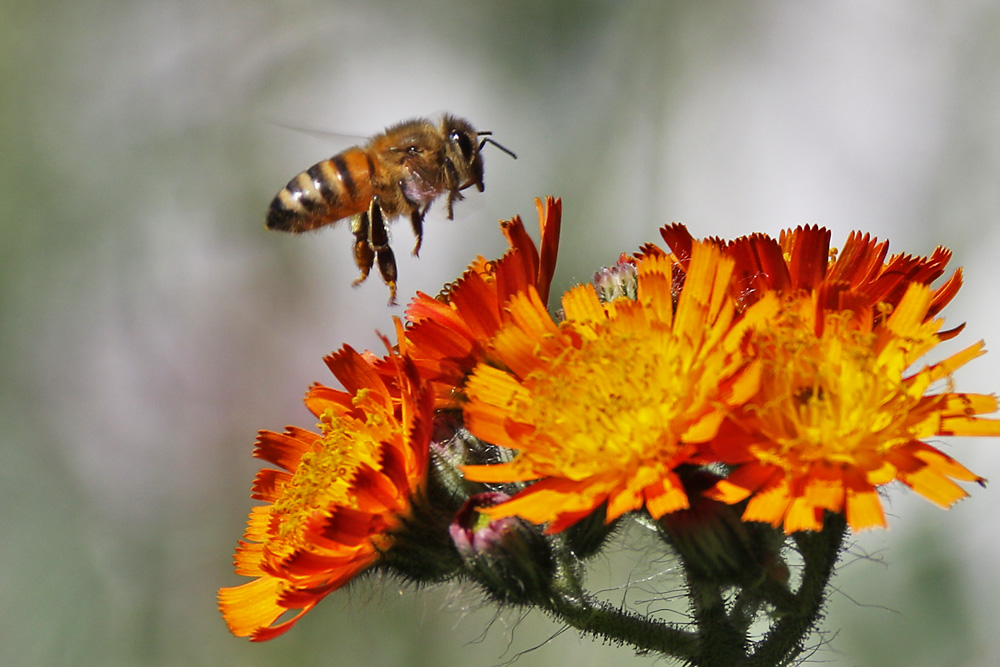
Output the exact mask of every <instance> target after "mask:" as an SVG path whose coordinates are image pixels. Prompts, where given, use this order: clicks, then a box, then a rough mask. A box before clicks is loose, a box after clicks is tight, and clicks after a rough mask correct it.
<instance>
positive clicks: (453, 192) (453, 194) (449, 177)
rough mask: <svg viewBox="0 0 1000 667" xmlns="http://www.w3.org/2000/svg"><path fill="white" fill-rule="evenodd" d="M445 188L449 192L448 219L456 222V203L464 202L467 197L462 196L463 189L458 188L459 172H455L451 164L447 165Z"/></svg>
mask: <svg viewBox="0 0 1000 667" xmlns="http://www.w3.org/2000/svg"><path fill="white" fill-rule="evenodd" d="M444 186H445V189H447V190H448V219H449V220H454V219H455V211H454V206H455V202H457V201H462V200H463V199H465V197H463V196H462V193H461V192H460V190H461V188H460V187H459V186H458V172H457V171H455V166H454V165H453V164H451V163H450V162H448V163H447V164H445V178H444Z"/></svg>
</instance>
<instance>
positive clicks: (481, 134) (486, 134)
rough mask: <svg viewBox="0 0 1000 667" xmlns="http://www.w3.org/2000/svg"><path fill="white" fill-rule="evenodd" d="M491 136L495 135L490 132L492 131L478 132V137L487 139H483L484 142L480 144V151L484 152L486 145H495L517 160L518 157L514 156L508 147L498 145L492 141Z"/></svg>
mask: <svg viewBox="0 0 1000 667" xmlns="http://www.w3.org/2000/svg"><path fill="white" fill-rule="evenodd" d="M491 134H493V133H492V132H490V131H486V132H476V136H478V137H486V138H485V139H483V140H482V141H480V142H479V150H483V146H485V145H486V144H493V145H494V146H496V147H497V148H499V149H500V150H502V151H503V152H504V153H506V154H507V155H509V156H511V157H512V158H514V159H515V160H516V159H517V155H515V154H514V151H512V150H510V149H509V148H507V147H506V146H503V145H501V144H499V143H497V142H496V141H493V140H492V139H490V137H489V135H491Z"/></svg>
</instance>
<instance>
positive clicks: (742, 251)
mask: <svg viewBox="0 0 1000 667" xmlns="http://www.w3.org/2000/svg"><path fill="white" fill-rule="evenodd" d="M660 235H661V236H663V239H664V240H665V241H666V242H667V245H668V246H670V249H671V250H672V251H673V252H674V254H675V255H676V256H677V257H678V258H679V259H680V262H681V264H682V265H686V263H687V260H688V258H689V257H690V254H691V244H692V243H693V242H694V240H693V239H692V237H691V234H690V233H689V232H688V230H687V228H686V227H684V225H681V224H673V225H668V226H666V227H664V228H662V229H661V230H660ZM713 242H714V243H717V244H718V245H720V246H722V247H725V249H726V254H728V255H729V256H730V257H732V258H733V259H734V260H735V261H736V268H735V269H734V271H733V283H732V290H733V296H734V298H735V299H736V301H737V304H738V305H739V306H741V307H744V306H746V305H748V304H750V303H753V302H754V301H756V300H757V299H759V298H761V296H762V295H764V294H766V293H768V292H774V291H777V292H782V293H791V292H794V291H797V290H807V291H815V292H817V293H818V294H819V295H820V296H819V298H820V301H821V302H822V304H823V305H824V306H825V307H826V308H827V309H828V310H845V309H852V310H855V311H858V312H859V313H860V312H861V311H863V310H864V309H870V310H872V311H873V313H872V314H873V316H874V317H875V319H876V320H879V319H880V318H881V317H882V316H883V315H884V314H885V313H886V312H888V311H890V310H891V308H886V307H885V306H886V305H888V306H891V307H894V306H895V305H896V304H898V303H899V300H900V299H901V298H902V296H903V294H904V293H905V292H906V290H907V287H908V286H909V285H910V284H911V283H917V284H921V285H930V284H931V283H932V282H934V281H935V280H937V279H938V278H939V277H941V276H942V275H943V274H944V269H945V266H946V265H947V263H948V260H950V259H951V251H950V250H948V249H947V248H942V247H938V248H936V249H935V250H934V252H933V253H932V255H931V256H930V257H914V256H912V255H902V254H899V255H893V256H891V257H889V258H888V259H886V256H887V255H888V252H889V242H888V241H878V240H877V239H874V238H872V237H871V236H870V235H868V234H864V235H862V234H861V233H860V232H852V233H851V234H850V235H849V236H848V237H847V241H846V242H845V243H844V247H843V248H842V249H841V250H840V251H839V252H838V251H833V250H831V249H830V230H828V229H826V228H823V227H816V226H807V227H798V228H796V229H794V230H786V231H783V232H782V233H781V234H780V235H779V237H778V239H777V240H775V239H774V238H772V237H771V236H768V235H767V234H752V235H750V236H743V237H740V238H738V239H736V240H734V241H730V242H728V243H725V242H723V241H721V240H717V239H715V240H713ZM961 285H962V271H961V269H957V270H956V271H955V272H954V273H953V274H952V276H951V277H950V278H949V279H948V280H947V281H945V282H944V283H943V284H942V285H941V286H940V287H938V288H937V289H936V290H935V291H934V295H933V297H932V302H931V306H930V307H929V308H928V309H927V315H926V316H927V317H928V318H931V317H934V316H935V315H937V314H938V313H939V312H940V311H941V309H942V308H944V307H945V305H947V304H948V302H949V301H951V299H952V298H954V296H955V294H957V293H958V290H959V288H960V287H961ZM959 331H961V328H958V329H954V330H952V331H949V332H941V333H939V334H938V335H939V336H941V337H942V338H944V337H951V336H954V335H957V334H958V333H959Z"/></svg>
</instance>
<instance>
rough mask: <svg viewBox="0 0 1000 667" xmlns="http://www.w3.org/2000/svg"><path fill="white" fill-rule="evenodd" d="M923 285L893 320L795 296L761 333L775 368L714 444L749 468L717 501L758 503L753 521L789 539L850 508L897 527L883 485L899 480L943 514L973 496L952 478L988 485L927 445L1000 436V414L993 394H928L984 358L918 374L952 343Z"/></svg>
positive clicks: (852, 516)
mask: <svg viewBox="0 0 1000 667" xmlns="http://www.w3.org/2000/svg"><path fill="white" fill-rule="evenodd" d="M807 282H808V281H807ZM921 282H922V281H919V280H918V281H914V282H910V284H909V285H908V287H907V289H906V292H905V293H904V294H903V296H902V297H900V298H898V299H895V301H896V303H895V307H886V308H885V309H884V310H883V312H884V313H886V314H885V317H884V318H883V319H882V320H881V322H875V320H874V319H873V318H872V317H871V316H870V314H869V313H865V312H864V311H862V312H858V311H856V310H840V311H837V310H829V309H828V308H827V307H826V304H825V303H824V301H825V299H824V298H823V295H822V294H821V293H820V292H818V291H815V290H814V291H801V292H798V293H796V294H795V295H789V296H786V297H785V300H784V303H783V304H782V309H781V311H780V312H779V314H778V316H777V317H776V318H774V320H772V321H770V322H768V323H767V325H766V327H765V328H761V329H759V330H757V331H755V333H754V335H753V337H752V347H753V348H754V349H755V354H756V355H757V356H758V357H759V358H760V359H761V360H762V361H763V366H762V373H761V382H760V391H759V392H758V394H757V395H756V396H755V397H754V398H753V399H752V400H751V401H750V402H748V403H747V404H745V405H743V406H741V407H739V408H737V409H736V410H735V411H734V413H733V415H732V421H731V422H730V423H729V424H728V425H727V428H725V429H722V432H721V434H720V436H719V438H717V439H716V440H715V441H714V442H713V443H712V446H713V448H714V449H715V451H716V452H717V454H718V455H719V457H720V458H721V460H722V461H723V462H726V463H728V464H732V465H738V466H739V467H737V468H736V469H735V471H733V472H732V473H731V474H730V475H729V477H728V478H727V479H725V480H723V481H720V482H719V483H718V484H717V485H716V487H715V489H714V490H713V491H710V492H708V493H707V494H706V495H708V496H709V497H711V498H714V499H717V500H722V501H724V502H728V503H736V502H740V501H742V500H744V499H746V498H747V497H748V496H752V497H751V498H750V501H749V503H748V505H747V507H746V510H745V511H744V513H743V518H744V520H747V521H763V522H767V523H770V524H772V525H774V526H778V525H781V524H783V525H784V530H785V531H786V532H788V533H792V532H795V531H800V530H819V529H820V528H821V526H822V519H823V513H824V512H825V511H827V510H829V511H832V512H843V513H844V514H845V515H846V519H847V521H848V524H849V525H850V526H851V528H852V529H853V530H855V531H857V530H862V529H865V528H870V527H874V526H885V525H886V523H885V517H884V514H883V512H882V506H881V502H880V499H879V495H878V492H877V487H879V486H883V485H885V484H888V483H889V482H891V481H893V480H898V481H900V482H902V483H903V484H905V485H907V486H909V487H910V488H912V489H913V490H914V491H916V492H917V493H919V494H921V495H923V496H924V497H926V498H928V499H929V500H931V501H933V502H935V503H937V504H938V505H941V506H942V507H948V506H950V505H951V504H952V503H954V502H955V501H957V500H959V499H960V498H963V497H965V496H966V495H967V494H966V492H965V491H964V490H962V489H961V488H960V487H959V486H958V485H957V484H955V482H954V481H952V480H959V481H966V482H980V483H982V482H983V481H984V480H983V479H982V478H980V477H978V476H977V475H975V474H973V473H972V472H970V471H969V470H967V469H966V468H965V467H963V466H962V465H960V464H959V463H958V462H956V461H954V460H953V459H952V458H950V457H949V456H947V455H945V454H943V453H942V452H940V451H938V450H937V449H935V448H934V447H932V446H930V445H929V444H927V442H926V440H927V439H928V438H931V437H935V436H943V435H973V436H976V435H993V436H996V435H1000V422H998V421H992V420H987V419H982V418H979V417H976V415H980V414H984V413H990V412H994V411H996V409H997V400H996V398H994V397H993V396H985V395H980V394H962V393H953V392H951V391H947V392H944V393H936V394H927V393H926V392H927V390H928V388H929V387H930V386H931V384H932V383H934V382H938V381H941V380H947V381H948V386H949V388H950V385H951V380H950V376H951V373H952V372H953V371H954V370H955V369H957V368H959V367H960V366H962V365H964V364H965V363H967V362H968V361H970V360H972V359H974V358H975V357H977V356H979V355H980V354H982V343H981V342H980V343H977V344H975V345H973V346H971V347H969V348H966V349H965V350H963V351H961V352H958V353H957V354H954V355H952V356H951V357H949V358H947V359H945V360H944V361H941V362H939V363H937V364H934V365H932V366H929V367H924V368H923V369H920V370H918V371H916V372H912V373H911V374H909V375H908V374H907V369H908V368H910V367H911V366H912V365H913V364H914V362H916V361H917V360H918V359H919V358H920V357H922V356H923V355H924V354H925V353H927V352H928V351H930V350H931V349H932V348H933V347H934V346H935V345H937V343H938V342H940V340H941V335H940V334H939V333H938V330H939V329H940V327H941V325H942V320H933V319H931V315H930V313H931V312H932V311H933V310H934V309H935V308H936V307H938V305H940V295H941V290H938V291H937V292H932V291H931V290H930V289H929V288H928V287H927V286H926V285H923V284H921ZM868 284H869V285H876V284H878V281H877V280H876V281H873V282H869V283H868ZM772 294H773V292H772ZM883 295H884V296H885V295H887V296H886V298H890V299H894V297H892V296H891V295H889V293H883Z"/></svg>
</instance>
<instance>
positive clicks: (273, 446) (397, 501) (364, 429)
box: [219, 327, 433, 641]
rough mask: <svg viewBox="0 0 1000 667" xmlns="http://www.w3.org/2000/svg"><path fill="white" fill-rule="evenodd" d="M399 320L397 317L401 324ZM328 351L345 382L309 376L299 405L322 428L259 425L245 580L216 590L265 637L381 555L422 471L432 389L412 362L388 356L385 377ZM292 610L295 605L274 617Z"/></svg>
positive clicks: (230, 612)
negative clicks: (391, 373)
mask: <svg viewBox="0 0 1000 667" xmlns="http://www.w3.org/2000/svg"><path fill="white" fill-rule="evenodd" d="M400 328H401V327H400ZM326 362H327V364H328V366H329V367H330V369H331V370H332V371H333V374H334V375H335V376H336V377H337V379H338V380H340V382H341V383H342V384H343V386H344V388H345V389H346V391H338V390H335V389H331V388H328V387H324V386H322V385H314V386H313V387H311V388H310V390H309V392H308V393H307V394H306V399H305V402H306V406H307V407H308V408H309V410H310V411H312V413H313V414H314V415H316V416H317V417H318V418H319V419H320V423H319V428H320V430H321V433H319V434H317V433H312V432H310V431H306V430H304V429H300V428H295V427H289V428H288V429H287V430H286V431H285V432H284V433H283V434H278V433H272V432H270V431H261V432H260V435H259V437H258V440H257V447H256V450H255V452H254V456H256V457H257V458H261V459H264V460H266V461H269V462H270V463H273V464H274V465H276V466H279V467H280V468H281V470H274V469H268V468H266V469H262V470H261V471H260V472H259V473H258V474H257V478H256V480H255V482H254V486H253V497H254V498H256V499H258V500H263V501H266V502H268V503H269V504H268V505H264V506H260V507H255V508H253V510H252V511H251V512H250V519H249V521H248V522H247V530H246V534H245V540H241V541H240V543H239V546H238V548H237V550H236V557H235V565H236V573H237V574H241V575H244V576H248V577H255V579H254V580H253V581H251V582H248V583H245V584H243V585H240V586H234V587H231V588H222V589H220V590H219V608H220V610H221V611H222V614H223V616H224V618H225V620H226V623H227V624H228V625H229V628H230V630H231V631H232V632H233V634H235V635H237V636H240V637H247V636H249V637H250V639H251V640H253V641H265V640H268V639H271V638H273V637H276V636H278V635H280V634H282V633H283V632H285V631H287V630H288V629H289V628H291V626H292V625H293V624H294V623H295V622H296V621H298V619H299V618H301V617H302V615H303V614H305V613H306V612H307V611H309V610H310V609H312V608H313V607H314V606H315V605H316V604H317V603H318V602H319V601H320V600H321V599H322V598H323V597H325V596H326V595H327V594H329V593H331V592H332V591H334V590H336V589H338V588H340V587H341V586H343V585H344V584H345V583H347V582H348V581H350V580H351V579H352V578H353V577H354V576H355V575H357V574H358V573H360V572H361V571H363V570H365V569H366V568H368V567H370V566H371V565H373V564H374V563H376V561H378V560H379V557H380V553H382V552H384V551H386V550H387V549H389V548H391V547H392V544H393V532H394V530H396V529H398V528H399V527H400V525H401V521H402V520H403V519H405V518H406V517H407V516H408V515H409V513H410V510H411V499H412V498H413V497H414V496H415V494H417V493H418V492H419V491H420V490H421V488H422V486H423V484H424V481H425V479H426V474H427V457H428V442H429V438H430V426H431V418H432V413H433V402H432V401H433V399H432V396H431V395H430V393H429V392H427V391H424V390H422V389H421V385H420V381H419V378H418V376H417V374H416V371H415V369H414V368H413V366H412V363H411V362H409V361H408V360H407V359H405V358H403V357H400V356H391V357H389V360H388V362H389V363H391V364H392V365H393V366H394V367H395V371H396V373H395V378H394V380H393V381H392V382H390V383H386V382H384V381H383V379H382V377H380V375H379V374H378V373H377V372H376V370H375V368H374V367H373V363H372V361H371V360H370V359H367V358H365V357H363V356H362V355H360V354H358V353H357V352H355V351H354V350H352V349H351V348H350V347H346V346H345V347H344V348H343V349H342V350H341V351H340V352H337V353H336V354H334V355H332V356H331V357H328V358H327V359H326ZM288 612H297V613H294V615H291V617H290V618H288V619H287V620H284V621H283V622H281V623H278V624H275V622H276V621H278V620H279V618H280V617H282V616H284V615H286V613H288Z"/></svg>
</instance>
